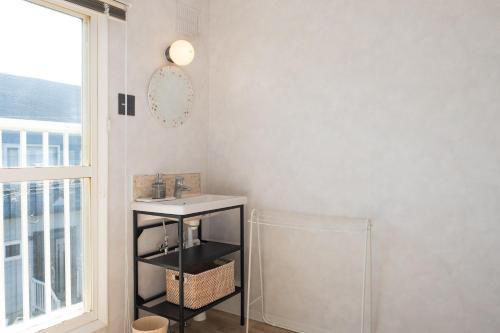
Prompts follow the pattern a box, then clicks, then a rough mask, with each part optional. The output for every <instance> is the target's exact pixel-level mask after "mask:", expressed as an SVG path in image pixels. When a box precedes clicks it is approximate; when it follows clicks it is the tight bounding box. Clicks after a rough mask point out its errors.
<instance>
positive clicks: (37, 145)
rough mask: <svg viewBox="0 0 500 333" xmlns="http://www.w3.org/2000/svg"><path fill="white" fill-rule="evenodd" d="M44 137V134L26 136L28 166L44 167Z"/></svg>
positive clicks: (28, 134)
mask: <svg viewBox="0 0 500 333" xmlns="http://www.w3.org/2000/svg"><path fill="white" fill-rule="evenodd" d="M42 143H43V136H42V133H27V134H26V165H27V166H31V167H37V166H43V146H42Z"/></svg>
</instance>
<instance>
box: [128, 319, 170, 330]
mask: <svg viewBox="0 0 500 333" xmlns="http://www.w3.org/2000/svg"><path fill="white" fill-rule="evenodd" d="M167 330H168V319H167V318H163V317H160V316H149V317H143V318H140V319H137V320H135V321H134V322H133V323H132V332H133V333H167Z"/></svg>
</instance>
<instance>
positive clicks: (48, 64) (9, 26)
mask: <svg viewBox="0 0 500 333" xmlns="http://www.w3.org/2000/svg"><path fill="white" fill-rule="evenodd" d="M82 27H83V23H82V20H81V19H79V18H76V17H73V16H70V15H67V14H64V13H61V12H58V11H55V10H51V9H48V8H44V7H41V6H38V5H35V4H33V3H30V2H28V1H24V0H0V73H6V74H11V75H19V76H26V77H32V78H39V79H44V80H49V81H54V82H61V83H67V84H72V85H77V86H81V82H82Z"/></svg>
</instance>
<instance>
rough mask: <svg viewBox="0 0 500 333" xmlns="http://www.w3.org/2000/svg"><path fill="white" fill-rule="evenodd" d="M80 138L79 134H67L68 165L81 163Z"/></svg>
mask: <svg viewBox="0 0 500 333" xmlns="http://www.w3.org/2000/svg"><path fill="white" fill-rule="evenodd" d="M81 163H82V139H81V136H80V135H70V136H69V165H81Z"/></svg>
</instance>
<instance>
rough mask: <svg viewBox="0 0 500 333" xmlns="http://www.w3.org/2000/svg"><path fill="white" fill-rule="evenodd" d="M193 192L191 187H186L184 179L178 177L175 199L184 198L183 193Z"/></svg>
mask: <svg viewBox="0 0 500 333" xmlns="http://www.w3.org/2000/svg"><path fill="white" fill-rule="evenodd" d="M184 191H191V188H190V187H189V186H186V185H184V177H182V176H176V177H175V189H174V197H176V198H177V199H180V198H181V197H182V192H184Z"/></svg>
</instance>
